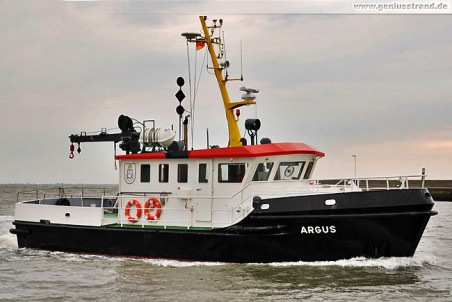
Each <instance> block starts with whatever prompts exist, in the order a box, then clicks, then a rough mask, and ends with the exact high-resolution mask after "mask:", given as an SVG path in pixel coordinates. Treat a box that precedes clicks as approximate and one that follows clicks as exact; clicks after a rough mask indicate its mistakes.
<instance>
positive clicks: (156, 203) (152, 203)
mask: <svg viewBox="0 0 452 302" xmlns="http://www.w3.org/2000/svg"><path fill="white" fill-rule="evenodd" d="M154 209H156V210H155V214H152V213H151V212H153V210H154ZM144 214H146V217H147V219H148V220H157V219H158V218H160V215H162V204H161V203H160V200H158V199H157V198H154V197H151V198H149V199H148V200H147V201H146V203H145V204H144Z"/></svg>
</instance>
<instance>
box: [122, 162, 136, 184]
mask: <svg viewBox="0 0 452 302" xmlns="http://www.w3.org/2000/svg"><path fill="white" fill-rule="evenodd" d="M135 171H136V164H124V180H125V181H126V183H128V184H129V185H130V184H132V183H133V182H134V181H135V175H136V173H135Z"/></svg>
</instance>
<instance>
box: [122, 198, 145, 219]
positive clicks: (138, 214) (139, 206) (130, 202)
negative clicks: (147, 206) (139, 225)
mask: <svg viewBox="0 0 452 302" xmlns="http://www.w3.org/2000/svg"><path fill="white" fill-rule="evenodd" d="M132 204H133V205H135V207H136V209H137V213H136V215H135V216H132V215H131V214H130V207H131V206H132ZM142 213H143V210H142V208H141V204H140V202H139V201H138V200H136V199H131V200H129V201H128V202H127V204H126V208H125V211H124V214H125V215H126V216H127V219H129V221H130V222H132V223H135V222H137V221H138V219H140V217H141V214H142Z"/></svg>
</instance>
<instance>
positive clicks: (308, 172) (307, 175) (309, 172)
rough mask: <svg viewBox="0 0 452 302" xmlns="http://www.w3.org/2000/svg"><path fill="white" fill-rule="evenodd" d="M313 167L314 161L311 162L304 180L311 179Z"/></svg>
mask: <svg viewBox="0 0 452 302" xmlns="http://www.w3.org/2000/svg"><path fill="white" fill-rule="evenodd" d="M313 167H314V160H312V161H310V162H309V164H308V167H307V168H306V172H305V173H304V177H303V179H309V178H310V177H311V173H312V168H313Z"/></svg>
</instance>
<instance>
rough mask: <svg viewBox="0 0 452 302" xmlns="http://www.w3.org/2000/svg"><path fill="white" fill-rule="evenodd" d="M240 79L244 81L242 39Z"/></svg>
mask: <svg viewBox="0 0 452 302" xmlns="http://www.w3.org/2000/svg"><path fill="white" fill-rule="evenodd" d="M240 81H243V49H242V40H240Z"/></svg>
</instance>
